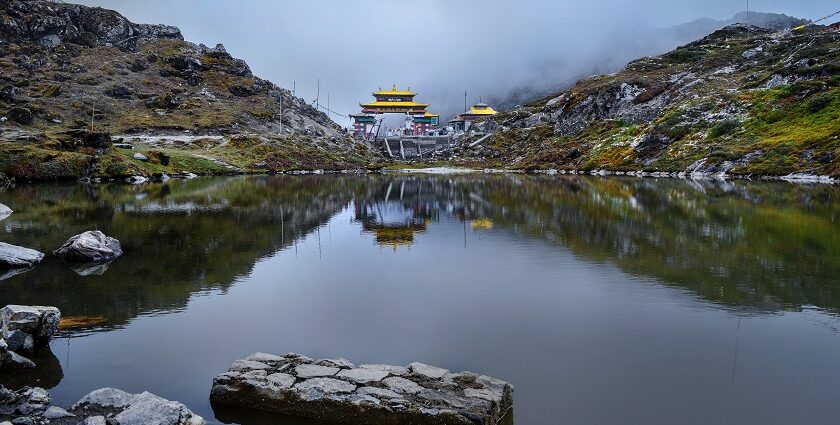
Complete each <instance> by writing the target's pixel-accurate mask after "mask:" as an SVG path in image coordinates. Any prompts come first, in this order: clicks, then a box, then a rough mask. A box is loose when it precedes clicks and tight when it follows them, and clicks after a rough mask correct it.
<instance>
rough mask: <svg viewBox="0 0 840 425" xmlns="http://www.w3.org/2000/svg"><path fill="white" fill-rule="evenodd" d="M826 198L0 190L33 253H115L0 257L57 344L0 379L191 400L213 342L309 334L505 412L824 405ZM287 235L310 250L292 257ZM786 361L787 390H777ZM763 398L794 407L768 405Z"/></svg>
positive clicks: (19, 300) (9, 232)
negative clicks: (107, 250) (438, 378)
mask: <svg viewBox="0 0 840 425" xmlns="http://www.w3.org/2000/svg"><path fill="white" fill-rule="evenodd" d="M838 195H840V188H837V187H833V186H827V185H815V186H804V185H803V186H800V185H791V184H785V183H774V182H747V181H736V182H731V183H726V182H719V181H701V182H695V181H686V180H671V179H666V180H651V179H635V178H596V177H588V176H561V177H555V176H527V175H456V176H413V175H394V176H390V175H385V176H382V175H364V176H294V177H293V176H272V177H237V178H206V179H195V180H190V181H170V182H167V183H165V184H145V185H141V186H130V185H124V184H105V185H81V184H51V185H21V186H18V187H16V188H14V189H8V190H5V191H0V201H2V202H3V203H4V204H6V205H9V206H10V207H11V208H12V209H13V210H15V211H16V212H15V213H14V214H12V215H11V216H9V217H8V218H6V219H5V220H3V221H2V222H0V231H1V232H2V233H0V240H3V241H4V242H9V243H13V244H16V245H22V246H26V247H31V248H35V249H38V250H41V251H44V252H49V251H51V250H53V249H55V248H56V247H58V246H59V245H61V243H63V242H64V241H65V240H66V239H67V238H68V237H70V236H72V235H75V234H78V233H81V232H82V231H85V230H91V229H99V230H102V231H103V232H105V233H106V234H108V235H110V236H113V237H116V238H117V239H119V240H120V241H121V243H122V245H123V249H124V251H125V255H124V256H123V257H122V258H120V259H118V260H116V261H114V262H113V263H111V264H109V265H108V267H107V270H94V271H93V272H92V273H90V272H89V271H87V270H83V271H82V273H78V272H77V271H74V270H71V269H70V268H69V267H68V266H67V265H65V264H63V263H62V262H60V261H58V260H56V259H54V258H51V257H48V258H47V259H45V261H44V262H43V263H42V264H40V265H38V266H37V267H36V268H34V269H32V270H29V271H26V272H24V273H21V274H16V275H11V274H6V275H3V274H2V273H3V272H2V271H0V276H2V279H5V280H2V281H0V300H2V301H0V304H7V303H16V304H38V305H44V304H46V305H55V306H57V307H59V308H60V309H61V310H62V313H63V316H64V320H63V321H62V329H63V330H62V336H67V337H68V338H74V339H73V340H72V341H73V343H72V345H73V350H72V352H70V350H69V345H68V353H67V354H68V357H69V358H71V359H72V361H70V362H69V363H68V362H67V360H66V359H65V355H64V354H60V355H59V357H60V360H61V362H64V363H61V362H60V361H59V359H56V358H55V356H53V355H52V353H49V355H47V353H46V352H45V353H44V356H47V357H49V358H45V359H42V360H41V361H38V363H39V366H40V367H39V368H38V369H37V370H36V371H35V374H36V375H37V376H36V377H34V378H33V377H22V376H17V377H0V383H3V384H7V385H19V384H21V383H23V382H25V381H26V380H29V379H40V381H39V382H40V383H39V385H42V386H45V387H51V386H55V385H58V384H59V382H60V381H61V380H62V376H64V375H66V376H67V378H64V382H61V383H60V385H58V387H56V390H55V391H54V394H56V397H65V396H66V397H67V399H68V400H69V401H70V402H72V401H75V400H76V399H78V397H79V396H81V395H83V394H84V393H85V392H87V391H90V390H92V389H94V388H92V387H91V386H93V385H95V384H97V385H98V386H106V385H108V386H126V385H127V386H132V385H137V386H138V387H137V388H125V389H127V390H132V391H134V392H140V391H144V390H151V391H152V392H156V391H157V392H159V393H160V395H163V396H167V398H170V399H176V400H179V401H183V402H185V403H187V404H188V405H190V407H194V408H195V410H197V411H199V412H200V413H202V414H204V415H207V416H212V414H213V413H212V411H210V406H209V403H206V400H207V393H206V392H207V389H208V388H209V381H210V379H212V376H213V375H215V374H216V373H218V372H219V371H220V370H224V369H226V368H227V367H228V366H229V364H230V362H231V361H232V360H233V359H235V358H241V357H243V356H245V355H247V354H249V352H251V351H258V350H259V351H270V350H272V349H276V350H281V349H283V350H287V351H288V350H296V351H298V350H299V351H306V350H311V351H316V352H319V353H320V354H323V355H331V356H346V357H349V358H356V359H361V360H365V361H376V362H389V363H401V364H402V363H408V362H410V361H426V362H429V363H437V362H440V365H442V366H446V367H451V368H453V369H455V368H457V369H458V370H462V369H468V368H475V369H478V370H481V371H482V372H487V373H488V374H491V375H494V374H495V375H498V376H499V377H501V378H507V380H509V381H511V382H513V383H514V384H515V385H516V386H517V394H518V395H517V406H518V407H517V412H518V414H517V415H518V417H519V419H520V420H524V421H525V422H526V423H551V422H553V421H554V420H555V419H557V418H558V417H559V416H563V415H570V416H563V418H564V419H567V420H568V422H570V423H584V422H587V421H586V420H581V419H585V418H588V419H592V420H590V421H588V422H590V423H612V422H617V421H619V420H620V419H627V418H629V419H631V420H628V422H639V423H642V422H643V423H667V421H663V420H657V418H658V419H662V418H669V419H673V418H675V417H680V416H683V417H684V413H685V411H686V409H689V408H690V407H691V405H690V402H687V401H685V399H686V398H689V399H698V398H701V397H707V396H708V397H711V398H712V400H710V404H713V405H714V406H715V409H705V408H704V409H702V411H695V412H693V414H694V415H696V416H697V417H698V418H702V419H704V420H705V421H706V422H707V423H709V422H726V421H725V420H722V419H727V418H729V419H731V418H732V417H743V418H749V419H756V420H755V421H753V422H760V421H759V420H757V419H766V418H768V417H772V418H775V417H781V416H778V415H780V414H783V413H784V412H791V413H790V414H797V415H805V416H808V415H809V414H810V415H812V416H808V417H810V418H812V419H814V418H816V419H820V418H824V417H827V416H828V417H830V416H831V414H832V413H834V412H832V411H831V410H830V409H827V408H825V407H823V408H820V406H823V404H819V403H822V401H821V399H820V397H825V394H828V393H829V391H826V390H825V389H826V388H832V387H836V384H837V383H838V382H840V376H837V377H835V375H836V374H837V373H838V372H836V368H834V369H831V368H827V367H826V366H825V365H826V364H832V363H831V362H833V359H834V358H835V357H836V355H835V356H833V357H832V354H836V352H831V349H832V348H833V347H835V346H836V345H837V343H836V341H835V339H836V336H837V323H838V321H837V320H836V319H837V317H836V314H837V313H838V312H840V280H838V279H837V276H839V275H840V226H838V225H837V222H838V219H840V200H839V199H838ZM322 233H324V235H323V244H324V255H321V254H322ZM316 238H317V245H315V244H316V242H314V240H315V239H316ZM468 241H469V244H468V243H467V242H468ZM299 244H301V245H302V246H306V244H309V246H308V248H309V249H312V250H313V251H314V252H315V255H314V256H307V255H306V252H305V251H304V250H303V249H301V253H300V258H299V257H298V245H299ZM377 245H379V246H387V247H392V248H393V251H394V252H390V251H391V250H389V249H386V250H382V249H379V248H378V246H377ZM407 246H410V248H411V249H410V250H409V249H399V248H400V247H407ZM100 272H101V274H100ZM383 282H385V283H383ZM395 282H398V283H399V284H395ZM667 287H673V288H678V289H679V290H678V291H673V290H672V289H669V288H667ZM675 293H678V294H679V295H674V294H675ZM171 312H180V313H181V314H168V315H166V314H164V313H171ZM732 312H734V313H736V314H734V315H733V314H732ZM786 312H797V313H795V314H792V315H790V314H786ZM141 316H142V319H139V320H138V319H137V318H138V317H141ZM791 316H794V317H791ZM733 317H735V319H734V320H735V321H736V322H737V323H735V322H731V323H730V322H729V320H731V319H732V318H733ZM740 318H743V319H744V323H743V326H742V325H741V320H740ZM751 318H758V319H760V320H757V321H756V322H761V323H754V322H751V321H750V319H751ZM771 322H772V325H768V323H771ZM814 329H819V331H815V330H814ZM826 330H827V334H830V335H829V336H828V337H826V335H825V334H824V333H821V332H823V331H826ZM741 334H744V336H745V337H744V338H741ZM831 338H835V339H831ZM774 341H776V342H780V343H781V344H782V345H781V346H773V348H772V349H767V347H769V346H771V345H772V344H774ZM68 343H69V339H68ZM62 344H64V340H63V339H60V340H58V341H57V342H56V343H53V344H52V346H53V350H55V351H56V352H57V353H62V351H61V348H62V347H63V345H62ZM150 347H151V348H150ZM799 347H806V348H807V350H805V349H803V350H804V351H803V350H799ZM814 347H821V348H822V349H823V351H821V352H818V353H816V354H813V355H811V354H808V353H810V352H812V351H814V350H815V348H814ZM806 351H807V352H806ZM736 352H737V355H736V354H735V353H736ZM186 353H189V354H186ZM307 353H308V352H307ZM615 353H622V354H618V355H616V354H615ZM623 353H630V354H631V355H626V356H625V355H623ZM50 356H51V357H50ZM190 356H192V357H190ZM181 357H184V358H181ZM824 357H825V358H824ZM791 358H793V359H795V360H796V361H793V362H791V361H789V359H791ZM523 359H524V360H527V361H523ZM692 362H694V365H695V366H696V367H694V366H693V365H692ZM785 362H787V363H785ZM68 364H69V367H68ZM62 365H63V366H64V368H63V371H62ZM803 368H804V369H803ZM719 370H723V371H724V372H722V375H725V376H723V377H722V378H721V377H719V376H718V374H716V373H715V372H716V371H719ZM767 370H773V373H772V374H767V373H765V372H766V371H767ZM803 370H804V371H803ZM100 374H101V375H103V376H98V375H100ZM806 374H807V376H809V379H808V384H807V385H800V386H797V385H795V383H794V384H790V386H791V388H790V389H789V388H788V387H787V386H788V385H789V383H790V382H791V381H795V377H798V376H806ZM718 378H720V379H722V381H721V380H719V379H718ZM803 379H804V378H803ZM742 381H743V382H744V384H743V387H738V385H741V382H742ZM558 382H563V383H566V382H568V383H569V384H568V385H565V384H564V385H558ZM639 382H644V383H645V385H644V386H640V385H639ZM779 382H782V383H783V384H782V385H780V384H779ZM815 382H816V383H815ZM757 383H763V384H764V386H761V385H759V384H757ZM675 385H679V386H683V387H685V389H684V390H685V394H687V395H688V397H686V396H683V397H682V398H680V395H679V394H675V393H674V392H673V391H672V390H673V388H674V386H675ZM692 385H693V386H692ZM727 385H730V387H727ZM155 386H157V387H155ZM153 387H154V388H153ZM780 387H784V388H781V389H780ZM660 390H661V391H660ZM785 391H788V392H790V393H793V394H796V395H799V396H801V398H799V399H796V402H797V403H800V404H802V403H806V402H807V401H808V400H813V401H814V403H816V404H815V405H809V406H808V407H807V408H806V407H800V408H793V409H792V408H791V406H790V405H788V406H787V407H786V408H785V409H784V411H783V412H781V413H780V410H779V409H781V407H779V406H784V403H785V402H787V401H788V400H791V399H790V397H791V396H790V394H787V393H786V394H784V395H782V394H779V392H785ZM710 394H712V395H710ZM645 397H648V398H647V399H646V398H645ZM653 397H656V399H657V400H659V399H661V400H665V401H663V403H662V405H663V406H664V407H662V409H661V410H657V412H658V413H659V414H661V416H656V417H654V419H650V418H651V416H650V414H651V409H650V408H640V407H639V406H645V403H648V404H649V401H650V399H654V398H653ZM716 397H717V398H716ZM729 398H731V399H732V400H729ZM757 399H760V400H758V401H757ZM557 400H563V401H562V402H558V401H557ZM767 400H770V401H772V402H773V403H766V401H767ZM666 401H667V402H666ZM759 401H760V402H761V403H759ZM601 402H603V403H605V404H609V405H610V406H611V407H612V409H607V410H604V409H601V408H600V407H601V405H600V404H599V403H601ZM202 403H206V404H204V405H202ZM750 403H759V404H760V405H761V406H762V407H761V408H759V407H757V406H756V405H752V404H750ZM768 404H770V405H772V406H770V407H768V408H767V409H768V410H764V408H763V407H764V406H767V405H768ZM560 407H562V409H561V408H560ZM775 407H778V408H779V409H777V410H773V408H775ZM793 407H796V406H793ZM202 409H203V410H202ZM654 410H655V409H654ZM718 410H720V411H726V412H727V413H730V414H733V415H735V416H727V417H726V418H723V417H715V416H714V415H713V413H714V412H716V411H718ZM672 411H673V412H672ZM757 412H766V415H765V416H762V415H761V414H760V413H757ZM216 413H217V415H218V419H219V420H222V421H236V422H239V423H245V424H260V423H271V422H272V421H274V419H271V418H268V419H265V418H260V417H248V418H240V417H238V416H235V415H234V414H232V413H229V412H228V413H226V412H216ZM838 413H840V412H838ZM231 415H234V416H231ZM558 415H559V416H558ZM628 415H629V416H628ZM675 415H676V416H675ZM738 415H740V416H738ZM595 419H598V420H595ZM649 419H650V420H649ZM671 422H673V421H671ZM744 422H750V421H749V420H745V421H744ZM290 423H294V422H290ZM301 423H302V424H304V423H306V422H301Z"/></svg>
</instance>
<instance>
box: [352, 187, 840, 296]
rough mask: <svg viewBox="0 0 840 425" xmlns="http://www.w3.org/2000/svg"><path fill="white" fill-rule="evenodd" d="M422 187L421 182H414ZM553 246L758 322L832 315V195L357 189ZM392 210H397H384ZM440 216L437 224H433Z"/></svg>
mask: <svg viewBox="0 0 840 425" xmlns="http://www.w3.org/2000/svg"><path fill="white" fill-rule="evenodd" d="M418 179H419V180H421V181H420V182H417V180H418ZM406 181H411V182H412V183H411V184H412V185H414V186H417V185H420V184H422V186H423V187H424V188H425V189H424V190H423V191H420V192H417V191H414V192H412V191H408V192H407V193H410V194H411V198H410V199H409V200H410V204H407V203H406V202H405V201H403V203H402V204H400V205H405V208H404V210H405V211H410V210H411V208H409V205H424V206H426V207H427V208H430V209H431V210H432V211H428V212H427V214H429V215H431V216H437V215H439V214H441V213H443V214H446V213H448V214H451V215H453V216H455V217H457V218H459V219H466V220H471V225H472V227H473V228H474V229H476V228H489V227H492V226H494V225H495V226H498V227H502V228H508V229H515V230H516V231H518V232H523V233H526V234H529V235H532V236H535V237H540V238H544V239H546V240H550V241H556V242H558V243H561V244H562V245H565V246H567V247H569V248H570V249H571V250H572V251H573V252H575V253H576V254H578V255H581V256H583V257H585V258H588V259H591V260H594V261H604V262H609V263H612V264H615V265H617V266H618V267H620V268H621V269H623V270H625V271H627V272H629V273H631V274H635V275H640V276H649V277H653V278H656V279H658V280H661V281H663V282H664V283H667V284H674V285H678V286H681V287H684V288H687V289H689V290H691V291H693V292H695V293H697V294H698V295H700V296H702V297H704V298H706V299H709V300H711V301H715V302H722V303H725V304H730V305H741V306H750V307H752V308H757V309H760V310H764V309H768V310H777V309H780V308H800V307H801V306H802V305H804V304H813V305H816V306H819V307H823V308H828V309H830V310H833V311H840V281H838V279H837V276H840V226H837V225H836V223H835V222H833V221H832V220H836V217H838V216H839V215H840V200H838V196H840V190H838V188H835V187H832V186H826V185H820V186H799V185H791V184H785V183H770V182H754V183H753V182H740V181H739V182H730V183H724V182H715V181H704V182H692V181H685V180H671V179H666V180H651V179H644V180H642V179H630V178H627V179H623V178H608V179H603V178H590V177H571V176H569V177H558V178H554V177H551V178H549V177H539V176H455V177H453V176H446V177H440V176H428V177H420V178H418V177H402V176H396V177H394V178H392V179H390V180H388V181H386V182H380V181H377V182H376V184H373V185H367V186H366V188H365V189H366V190H359V189H357V197H358V196H365V197H366V198H365V199H366V200H365V201H364V202H362V201H359V199H357V200H356V202H357V215H358V212H359V207H358V205H359V204H360V203H371V200H372V201H375V202H378V203H382V202H383V200H384V199H385V194H386V193H388V189H387V188H388V187H390V188H391V193H393V192H394V190H393V188H395V187H403V186H404V184H403V183H404V182H406ZM390 202H391V203H393V201H390ZM434 210H436V211H437V212H435V211H434Z"/></svg>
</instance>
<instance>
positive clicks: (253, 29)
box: [81, 0, 840, 125]
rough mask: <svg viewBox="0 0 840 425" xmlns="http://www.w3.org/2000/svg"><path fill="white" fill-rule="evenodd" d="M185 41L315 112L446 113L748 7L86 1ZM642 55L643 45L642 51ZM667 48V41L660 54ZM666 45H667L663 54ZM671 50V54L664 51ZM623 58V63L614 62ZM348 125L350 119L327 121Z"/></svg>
mask: <svg viewBox="0 0 840 425" xmlns="http://www.w3.org/2000/svg"><path fill="white" fill-rule="evenodd" d="M81 3H83V4H88V5H98V6H103V7H107V8H110V9H115V10H117V11H119V12H121V13H122V14H124V15H126V16H127V17H128V18H129V19H131V20H132V21H134V22H138V23H165V24H170V25H175V26H177V27H179V28H180V29H181V31H182V32H183V34H184V37H185V38H186V39H187V40H188V41H192V42H195V43H204V44H206V45H208V46H211V47H212V46H214V45H215V44H216V43H223V44H224V45H225V47H226V48H227V50H228V52H230V53H231V54H232V55H234V56H236V57H239V58H242V59H245V60H246V61H247V62H248V64H249V65H250V66H251V69H252V70H253V71H254V73H255V74H256V75H258V76H260V77H262V78H266V79H268V80H271V81H273V82H275V83H277V84H278V85H280V86H283V87H287V88H291V87H292V84H293V82H296V86H297V95H298V96H301V97H303V98H305V99H306V100H307V101H311V100H313V99H314V97H315V92H316V79H317V78H319V77H320V80H321V102H322V103H324V104H326V102H327V94H328V93H329V95H330V103H331V107H332V109H334V110H336V111H338V112H341V113H345V114H346V113H353V112H357V111H358V109H359V108H358V103H359V102H363V101H368V100H370V93H371V91H372V90H375V89H377V88H378V87H379V86H382V87H383V88H385V87H390V86H391V85H392V84H397V85H398V86H400V87H404V86H410V87H411V88H412V89H414V90H415V91H418V92H419V93H420V95H419V96H418V98H417V100H419V101H422V102H425V103H431V104H432V106H431V109H432V110H436V111H439V112H443V113H444V114H448V113H451V112H460V111H459V110H458V109H463V103H464V90H467V91H468V92H469V100H470V103H474V102H477V101H478V98H479V96H483V97H484V98H485V99H487V98H493V97H494V96H499V95H500V93H504V92H505V91H507V90H511V89H513V88H517V87H520V86H523V85H540V84H548V85H561V84H563V83H564V82H567V81H568V80H569V79H571V78H578V77H580V76H581V74H586V73H587V72H589V71H590V70H598V71H601V72H606V71H603V70H604V68H607V69H608V70H610V71H611V70H612V69H609V68H615V67H616V66H617V65H615V64H613V63H612V61H610V58H611V57H613V55H615V56H616V57H618V58H619V59H621V61H622V62H623V61H625V59H623V58H624V56H626V55H627V54H628V53H632V54H635V53H636V52H637V51H638V52H640V53H641V54H653V53H657V52H656V51H655V50H657V48H660V49H661V46H656V47H654V46H651V45H650V44H651V43H649V42H648V41H641V40H645V38H644V37H643V36H642V34H644V33H645V32H649V31H650V30H651V29H652V28H664V27H669V26H672V25H677V24H681V23H685V22H689V21H692V20H694V19H697V18H701V17H711V18H716V19H727V18H730V17H732V16H733V15H734V14H735V13H737V12H739V11H743V10H744V9H745V8H746V0H744V1H734V0H632V1H631V0H589V1H582V0H515V1H514V0H353V1H348V0H288V1H287V0H279V1H274V0H238V1H230V0H82V1H81ZM750 3H751V7H752V8H753V9H754V10H761V11H767V12H779V13H785V14H789V15H793V16H798V17H806V18H810V19H816V18H818V17H821V16H823V15H825V14H828V13H830V12H832V11H834V10H836V9H838V8H840V6H838V2H837V1H834V0H751V2H750ZM640 44H641V45H640ZM665 44H667V42H666V43H665ZM665 44H663V45H665ZM669 48H670V47H669ZM622 52H624V53H625V54H624V55H622V54H621V53H622ZM334 119H336V121H338V122H339V123H340V124H343V125H347V124H348V123H349V120H348V119H346V118H340V117H334Z"/></svg>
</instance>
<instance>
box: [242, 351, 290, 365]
mask: <svg viewBox="0 0 840 425" xmlns="http://www.w3.org/2000/svg"><path fill="white" fill-rule="evenodd" d="M246 360H252V361H255V362H261V363H270V362H285V361H286V358H285V357H283V356H275V355H274V354H266V353H254V354H251V355H250V356H248V357H247V358H246Z"/></svg>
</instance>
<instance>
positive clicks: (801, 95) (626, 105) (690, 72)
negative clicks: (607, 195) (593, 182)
mask: <svg viewBox="0 0 840 425" xmlns="http://www.w3.org/2000/svg"><path fill="white" fill-rule="evenodd" d="M491 127H496V128H494V130H496V131H497V133H496V134H495V135H494V136H493V137H492V138H491V139H490V140H489V141H488V142H486V143H485V145H484V146H483V147H481V148H479V150H478V151H475V152H472V153H471V155H473V157H474V158H475V159H477V160H479V161H483V162H485V163H487V164H488V165H491V166H500V167H514V168H521V169H553V168H556V169H565V170H597V169H606V170H614V171H638V170H641V171H651V172H652V171H661V172H669V173H677V172H689V173H690V172H705V173H716V174H718V173H728V174H737V175H751V174H755V175H787V174H791V173H808V174H819V175H832V176H840V33H838V32H834V31H829V30H828V29H827V28H825V27H816V26H814V27H810V28H808V29H807V30H804V31H797V32H790V31H782V32H773V31H771V30H767V29H762V28H758V27H754V26H746V25H731V26H728V27H726V28H724V29H722V30H719V31H716V32H714V33H712V34H711V35H709V36H707V37H705V38H703V39H701V40H699V41H696V42H694V43H691V44H688V45H685V46H682V47H680V48H678V49H676V50H674V51H672V52H670V53H667V54H665V55H662V56H658V57H646V58H642V59H639V60H636V61H634V62H631V63H630V64H629V65H628V66H627V67H626V68H624V69H623V70H621V71H620V72H617V73H615V74H610V75H601V76H596V77H592V78H589V79H585V80H582V81H580V82H578V83H577V84H576V85H575V86H573V87H572V88H570V89H569V90H566V91H564V92H561V93H557V94H554V95H551V96H547V97H545V98H542V99H539V100H536V101H533V102H531V103H529V104H527V105H526V106H525V107H522V108H518V109H515V110H512V111H509V112H506V113H503V114H500V115H499V116H498V119H497V120H496V121H495V122H494V123H493V125H492V126H491Z"/></svg>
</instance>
